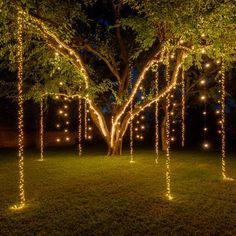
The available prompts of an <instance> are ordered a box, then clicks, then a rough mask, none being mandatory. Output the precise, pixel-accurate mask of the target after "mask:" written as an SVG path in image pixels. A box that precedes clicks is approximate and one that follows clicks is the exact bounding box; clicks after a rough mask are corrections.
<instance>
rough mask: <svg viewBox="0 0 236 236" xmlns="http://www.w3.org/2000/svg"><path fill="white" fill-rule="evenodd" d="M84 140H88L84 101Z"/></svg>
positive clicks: (85, 104)
mask: <svg viewBox="0 0 236 236" xmlns="http://www.w3.org/2000/svg"><path fill="white" fill-rule="evenodd" d="M84 138H85V139H88V116H87V102H86V100H84Z"/></svg>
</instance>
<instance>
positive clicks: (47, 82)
mask: <svg viewBox="0 0 236 236" xmlns="http://www.w3.org/2000/svg"><path fill="white" fill-rule="evenodd" d="M0 7H1V13H0V31H1V38H0V45H1V46H0V57H1V58H5V59H6V60H4V61H3V62H2V63H1V66H2V67H4V68H5V67H9V68H10V69H11V70H13V71H14V70H16V68H15V61H16V59H15V56H14V55H15V52H16V50H17V47H16V44H15V38H16V37H15V34H16V33H15V32H16V27H17V25H16V13H17V11H22V12H23V15H24V32H25V33H24V47H25V52H24V65H25V66H24V67H25V93H26V94H27V96H28V98H34V99H36V100H39V96H40V94H42V93H44V92H63V93H67V94H78V95H80V96H81V97H82V98H83V99H85V100H86V101H87V103H88V104H89V110H90V114H91V117H92V119H93V121H94V123H95V124H96V126H97V128H98V129H99V130H100V133H101V135H102V137H103V138H104V140H105V141H106V143H107V145H108V154H109V155H113V154H120V153H121V151H122V150H121V149H122V148H121V147H122V140H123V136H124V134H125V132H126V130H127V127H128V125H129V122H130V120H131V119H132V118H133V116H135V115H137V114H139V112H140V111H142V110H143V109H145V108H146V107H148V106H150V105H152V104H153V103H155V101H160V100H161V99H162V98H163V97H165V96H166V95H168V94H169V92H170V91H171V90H172V89H173V88H174V87H175V86H176V84H177V82H178V79H179V77H180V76H179V74H180V71H181V70H188V69H189V68H190V66H191V65H193V64H195V65H197V66H198V67H201V64H202V60H204V58H205V57H206V55H207V56H208V57H209V58H212V59H214V60H222V58H223V60H224V61H225V62H227V63H228V64H229V63H232V61H233V57H232V55H233V54H234V50H235V44H234V39H235V35H234V34H235V32H234V30H233V29H234V26H235V25H234V19H233V17H234V13H233V12H234V11H235V6H234V4H233V1H227V0H225V1H224V0H222V1H217V0H209V1H205V0H184V1H183V0H181V1H180V0H175V1H167V0H144V1H143V0H142V1H139V0H138V1H137V0H126V1H125V0H124V1H122V0H117V1H112V0H111V1H105V0H100V1H99V0H97V1H96V0H82V1H79V2H78V1H73V0H72V1H54V0H51V1H48V0H42V1H38V0H35V1H33V0H32V1H25V0H24V1H23V0H22V1H19V0H5V1H3V3H2V4H1V6H0ZM49 48H51V50H49ZM171 55H172V58H173V57H174V58H173V59H172V60H170V56H171ZM157 64H158V65H159V66H158V67H157V66H156V65H157ZM228 64H227V65H228ZM156 68H158V72H159V84H160V89H159V93H158V94H156V93H155V89H154V88H155V86H154V84H155V79H154V78H155V74H156V70H157V69H156ZM166 74H167V75H169V78H170V81H169V83H167V82H166V78H165V75H166ZM59 81H62V82H63V87H61V86H60V85H59ZM140 86H142V87H143V90H144V94H145V96H144V99H142V100H140V99H137V93H138V90H139V88H140ZM130 106H133V112H132V113H131V112H130Z"/></svg>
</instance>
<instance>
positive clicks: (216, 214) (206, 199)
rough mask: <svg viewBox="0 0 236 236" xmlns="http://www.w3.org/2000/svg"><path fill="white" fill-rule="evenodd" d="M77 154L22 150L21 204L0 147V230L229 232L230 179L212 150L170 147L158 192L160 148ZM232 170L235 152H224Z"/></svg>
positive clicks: (234, 185)
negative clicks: (168, 170)
mask: <svg viewBox="0 0 236 236" xmlns="http://www.w3.org/2000/svg"><path fill="white" fill-rule="evenodd" d="M94 153H95V154H92V150H91V151H90V153H89V152H88V153H85V155H84V157H83V158H78V157H77V156H76V153H75V152H73V151H71V149H59V150H56V149H51V150H48V151H47V152H46V154H45V159H46V160H45V161H44V162H39V161H36V160H37V159H38V157H39V153H38V152H37V151H34V150H31V151H30V150H29V151H27V152H26V158H25V191H26V199H27V204H28V205H27V207H26V208H25V209H23V210H21V211H12V210H9V207H10V206H11V205H14V204H15V203H16V202H17V194H18V186H17V183H18V179H17V178H18V165H17V155H16V151H14V150H7V151H6V150H5V151H0V235H1V236H2V235H53V236H54V235H83V236H90V235H127V236H128V235H143V236H144V235H180V236H182V235H201V236H205V235H220V236H221V235H236V181H233V182H228V181H223V180H222V179H221V176H220V156H219V155H218V154H214V153H209V152H205V153H202V152H194V151H191V152H190V151H182V152H180V151H178V152H173V153H172V160H171V172H172V173H171V176H172V177H171V188H172V193H173V196H174V199H173V200H172V201H168V200H167V198H166V197H165V193H166V184H165V156H164V155H161V156H160V163H159V164H158V165H155V164H154V158H155V156H154V154H153V151H145V150H140V151H137V152H136V155H135V160H136V163H135V164H130V163H129V156H128V155H124V156H123V157H113V158H108V157H106V156H104V155H101V153H99V152H94ZM227 172H228V173H229V175H230V177H233V178H236V157H235V156H234V155H233V154H232V155H229V157H228V159H227Z"/></svg>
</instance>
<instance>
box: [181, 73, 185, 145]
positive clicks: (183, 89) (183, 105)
mask: <svg viewBox="0 0 236 236" xmlns="http://www.w3.org/2000/svg"><path fill="white" fill-rule="evenodd" d="M181 105H182V110H181V117H182V119H181V121H182V123H181V137H182V139H181V145H182V147H184V145H185V76H184V70H182V81H181Z"/></svg>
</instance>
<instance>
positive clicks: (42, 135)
mask: <svg viewBox="0 0 236 236" xmlns="http://www.w3.org/2000/svg"><path fill="white" fill-rule="evenodd" d="M43 118H44V117H43V96H41V97H40V159H39V160H40V161H43V160H44V132H43V131H44V127H43V122H44V119H43Z"/></svg>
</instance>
